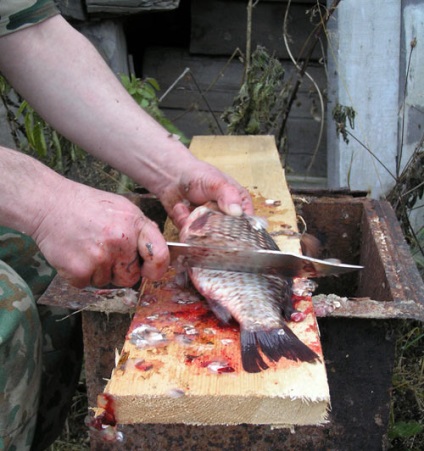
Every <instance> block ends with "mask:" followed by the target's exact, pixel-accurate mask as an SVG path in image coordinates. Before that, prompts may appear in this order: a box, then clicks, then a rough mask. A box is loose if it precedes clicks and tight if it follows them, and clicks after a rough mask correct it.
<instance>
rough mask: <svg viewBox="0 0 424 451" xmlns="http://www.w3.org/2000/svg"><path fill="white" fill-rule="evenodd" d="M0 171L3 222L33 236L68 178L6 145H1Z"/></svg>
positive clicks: (0, 204)
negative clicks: (5, 146) (7, 147)
mask: <svg viewBox="0 0 424 451" xmlns="http://www.w3.org/2000/svg"><path fill="white" fill-rule="evenodd" d="M0 174H1V176H0V196H1V202H0V225H3V226H7V227H11V228H13V229H16V230H19V231H20V232H23V233H26V234H27V235H30V236H33V235H34V233H35V232H36V230H37V227H38V226H39V224H40V223H41V222H42V221H43V218H44V216H45V214H46V212H47V211H48V210H49V208H52V206H53V204H54V197H55V195H56V193H58V192H60V190H61V189H63V181H64V180H65V179H63V178H62V177H61V176H59V175H58V174H56V173H55V172H54V171H52V170H50V169H49V168H47V167H46V166H44V165H42V164H41V163H39V162H38V161H37V160H34V159H33V158H31V157H28V156H26V155H24V154H22V153H20V152H16V151H13V150H10V149H6V148H4V147H0Z"/></svg>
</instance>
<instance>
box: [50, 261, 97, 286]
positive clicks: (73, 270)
mask: <svg viewBox="0 0 424 451" xmlns="http://www.w3.org/2000/svg"><path fill="white" fill-rule="evenodd" d="M56 269H57V273H58V274H59V276H61V277H63V278H64V279H65V280H66V281H67V282H68V283H69V284H70V285H72V286H73V287H76V288H85V287H88V286H89V285H90V283H91V276H92V267H91V265H90V264H89V263H88V262H87V263H85V262H84V260H83V259H81V260H80V261H79V264H78V266H75V267H68V268H60V267H57V268H56Z"/></svg>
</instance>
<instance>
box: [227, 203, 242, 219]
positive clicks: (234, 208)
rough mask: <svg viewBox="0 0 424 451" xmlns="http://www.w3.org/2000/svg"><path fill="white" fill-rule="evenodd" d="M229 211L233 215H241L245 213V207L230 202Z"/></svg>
mask: <svg viewBox="0 0 424 451" xmlns="http://www.w3.org/2000/svg"><path fill="white" fill-rule="evenodd" d="M228 213H229V214H230V215H231V216H241V215H242V214H243V209H242V208H241V206H240V205H239V204H230V205H229V206H228Z"/></svg>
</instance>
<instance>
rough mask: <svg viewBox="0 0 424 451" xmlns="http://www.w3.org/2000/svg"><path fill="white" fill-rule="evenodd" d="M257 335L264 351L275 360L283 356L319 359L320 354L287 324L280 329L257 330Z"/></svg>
mask: <svg viewBox="0 0 424 451" xmlns="http://www.w3.org/2000/svg"><path fill="white" fill-rule="evenodd" d="M255 335H256V340H257V342H258V345H259V347H260V348H261V350H262V352H263V353H264V354H265V355H266V356H267V357H268V358H269V359H270V360H272V361H274V362H278V360H280V358H281V357H285V358H286V359H289V360H295V361H301V362H313V361H315V360H319V356H318V355H317V354H316V353H315V352H314V351H312V349H310V348H309V347H308V346H307V345H305V343H303V342H302V341H301V340H300V339H299V338H298V337H297V335H296V334H295V333H294V332H293V331H292V330H291V329H290V328H289V327H288V326H287V325H286V324H283V325H282V327H281V328H279V329H272V330H261V331H257V332H256V333H255Z"/></svg>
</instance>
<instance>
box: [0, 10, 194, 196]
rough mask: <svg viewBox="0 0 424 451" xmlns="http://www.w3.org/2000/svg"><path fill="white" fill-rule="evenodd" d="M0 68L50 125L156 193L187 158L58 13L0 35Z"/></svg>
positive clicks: (185, 152)
mask: <svg viewBox="0 0 424 451" xmlns="http://www.w3.org/2000/svg"><path fill="white" fill-rule="evenodd" d="M26 33H31V34H30V36H29V37H28V39H27V38H26V36H25V34H26ZM0 68H1V70H2V72H3V73H4V74H5V75H6V77H7V78H8V79H9V80H10V82H11V83H12V84H13V85H14V87H15V88H16V89H17V90H18V91H19V92H20V93H21V95H22V96H23V97H25V99H26V100H28V102H29V103H30V104H31V105H32V106H33V107H34V108H35V109H36V110H37V111H38V112H39V113H40V114H41V115H42V116H43V117H44V118H45V119H46V120H47V121H48V122H49V123H50V124H51V125H52V126H53V127H54V128H56V129H57V130H58V131H59V132H61V133H62V134H63V135H65V136H66V137H67V138H68V139H70V140H71V141H73V142H75V143H76V144H78V145H79V146H81V147H82V148H84V149H85V150H87V151H88V152H90V153H91V154H93V155H95V156H97V157H99V158H101V159H102V160H104V161H106V162H108V163H109V164H111V165H112V166H114V167H115V168H117V169H119V170H120V171H122V172H124V173H125V174H127V175H129V176H130V177H132V178H133V179H134V180H136V181H138V182H139V183H141V184H143V185H144V186H145V187H146V188H148V189H150V190H151V191H153V192H156V193H157V194H159V193H160V192H161V190H163V189H164V187H166V186H167V185H169V184H171V183H177V180H176V179H177V178H178V177H179V174H180V172H181V168H182V167H183V165H184V166H187V164H188V163H189V162H190V161H191V159H192V158H193V157H192V156H191V154H190V153H189V151H188V150H187V149H186V148H185V146H183V145H182V144H181V143H179V142H177V141H175V140H174V139H173V138H172V137H170V136H169V133H168V132H167V131H166V130H165V129H164V128H163V127H161V126H160V125H159V124H158V123H157V122H156V121H154V120H153V119H152V118H151V117H150V116H148V115H147V114H146V113H145V112H144V111H143V110H142V109H141V108H140V107H139V106H138V105H137V104H136V103H135V102H134V101H133V99H132V98H131V97H130V96H129V95H128V93H127V92H126V90H125V89H124V88H123V87H122V85H121V83H120V82H119V81H118V79H117V78H116V77H115V76H114V74H113V73H112V72H111V71H110V70H109V68H108V67H107V65H106V64H105V62H104V61H103V59H102V58H101V57H100V55H99V54H98V52H97V51H96V50H95V49H94V47H92V45H91V44H90V43H89V42H88V41H87V40H86V39H85V38H84V37H83V36H82V35H80V34H79V33H78V32H76V31H75V30H74V29H73V28H72V27H71V26H69V25H68V24H66V23H64V19H63V18H61V17H60V16H56V17H54V18H51V19H48V20H46V21H45V22H42V23H40V24H38V25H35V26H34V27H30V28H28V29H25V30H22V31H19V32H17V33H12V34H10V35H8V36H5V37H3V38H1V39H0ZM34 87H36V89H34ZM81 130H85V131H86V132H84V133H81Z"/></svg>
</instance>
